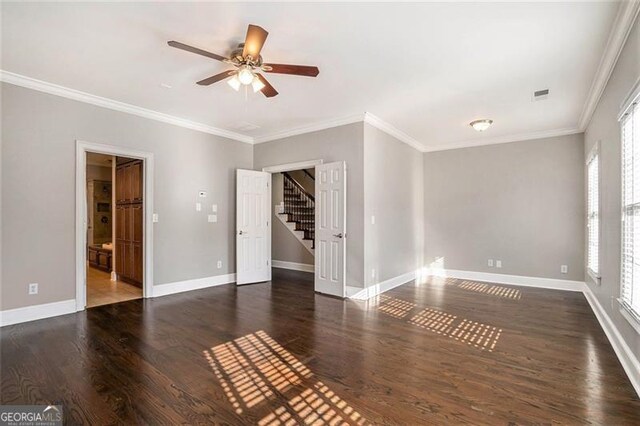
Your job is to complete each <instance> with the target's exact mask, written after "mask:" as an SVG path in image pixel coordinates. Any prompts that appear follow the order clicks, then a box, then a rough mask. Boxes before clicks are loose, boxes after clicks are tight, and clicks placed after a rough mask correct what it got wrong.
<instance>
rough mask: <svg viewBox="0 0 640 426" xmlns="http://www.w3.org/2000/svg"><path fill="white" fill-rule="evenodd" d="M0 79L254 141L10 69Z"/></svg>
mask: <svg viewBox="0 0 640 426" xmlns="http://www.w3.org/2000/svg"><path fill="white" fill-rule="evenodd" d="M0 81H3V82H5V83H9V84H13V85H16V86H21V87H26V88H28V89H32V90H37V91H39V92H44V93H49V94H51V95H56V96H61V97H63V98H67V99H73V100H75V101H80V102H84V103H88V104H92V105H97V106H100V107H103V108H108V109H112V110H115V111H120V112H125V113H127V114H133V115H137V116H139V117H144V118H148V119H150V120H155V121H161V122H163V123H169V124H173V125H174V126H180V127H184V128H187V129H191V130H197V131H199V132H204V133H209V134H212V135H216V136H222V137H224V138H228V139H233V140H236V141H239V142H244V143H253V138H252V137H250V136H246V135H242V134H240V133H236V132H231V131H229V130H224V129H220V128H218V127H213V126H209V125H207V124H202V123H197V122H195V121H191V120H187V119H185V118H180V117H174V116H172V115H169V114H164V113H162V112H158V111H153V110H150V109H146V108H142V107H139V106H136V105H131V104H126V103H124V102H119V101H116V100H113V99H108V98H103V97H101V96H96V95H92V94H90V93H86V92H81V91H79V90H75V89H71V88H69V87H64V86H60V85H57V84H53V83H48V82H46V81H42V80H36V79H35V78H31V77H27V76H24V75H20V74H15V73H12V72H9V71H4V70H0Z"/></svg>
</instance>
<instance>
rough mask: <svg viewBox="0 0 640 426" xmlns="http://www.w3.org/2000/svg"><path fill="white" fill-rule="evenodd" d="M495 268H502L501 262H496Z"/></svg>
mask: <svg viewBox="0 0 640 426" xmlns="http://www.w3.org/2000/svg"><path fill="white" fill-rule="evenodd" d="M496 268H502V260H496Z"/></svg>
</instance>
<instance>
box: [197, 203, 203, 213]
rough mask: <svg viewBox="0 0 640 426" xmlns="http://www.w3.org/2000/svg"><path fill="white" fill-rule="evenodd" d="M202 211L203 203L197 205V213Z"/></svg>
mask: <svg viewBox="0 0 640 426" xmlns="http://www.w3.org/2000/svg"><path fill="white" fill-rule="evenodd" d="M201 210H202V204H201V203H196V211H197V212H199V211H201Z"/></svg>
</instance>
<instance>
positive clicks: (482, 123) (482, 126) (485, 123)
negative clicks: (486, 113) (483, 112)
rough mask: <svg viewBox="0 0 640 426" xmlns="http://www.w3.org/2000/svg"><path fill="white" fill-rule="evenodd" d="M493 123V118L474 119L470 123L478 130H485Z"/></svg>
mask: <svg viewBox="0 0 640 426" xmlns="http://www.w3.org/2000/svg"><path fill="white" fill-rule="evenodd" d="M492 124H493V120H489V119H488V118H484V119H482V120H474V121H472V122H471V123H469V125H470V126H471V127H473V128H474V130H476V131H478V132H484V131H485V130H487V129H488V128H489V127H490V126H491V125H492Z"/></svg>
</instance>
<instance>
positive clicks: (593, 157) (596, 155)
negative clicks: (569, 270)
mask: <svg viewBox="0 0 640 426" xmlns="http://www.w3.org/2000/svg"><path fill="white" fill-rule="evenodd" d="M594 162H595V165H596V166H597V170H596V175H595V181H594V182H592V181H591V178H592V176H591V173H590V171H591V170H590V169H591V166H592V165H593V164H594ZM586 169H587V217H586V225H587V259H586V260H587V273H588V274H589V276H590V277H591V278H592V279H593V281H594V282H595V283H596V284H600V265H601V260H600V241H602V238H601V236H602V226H601V220H600V217H601V215H600V205H601V203H600V141H598V142H596V144H595V145H594V146H593V148H592V149H591V152H590V153H589V155H588V156H587V161H586ZM592 184H593V185H595V191H592V188H591V185H592ZM593 192H595V211H592V210H591V207H592V204H591V201H592V199H591V197H592V196H593V195H592V194H593ZM593 219H595V222H596V225H597V227H598V232H597V234H596V238H597V241H596V244H595V250H596V255H597V258H598V260H597V264H596V265H595V266H596V269H593V268H592V267H591V266H592V265H591V264H590V261H589V259H590V253H591V247H592V246H593V245H592V244H591V235H592V234H591V226H592V225H593V224H592V220H593Z"/></svg>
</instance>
